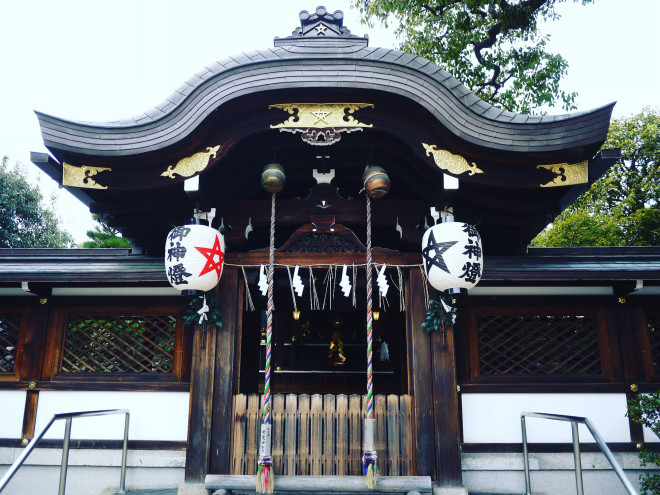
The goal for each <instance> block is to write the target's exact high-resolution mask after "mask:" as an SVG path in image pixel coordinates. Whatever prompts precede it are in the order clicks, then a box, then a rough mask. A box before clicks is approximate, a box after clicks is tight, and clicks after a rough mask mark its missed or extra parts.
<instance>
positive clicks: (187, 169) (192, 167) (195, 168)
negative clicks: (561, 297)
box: [160, 145, 220, 179]
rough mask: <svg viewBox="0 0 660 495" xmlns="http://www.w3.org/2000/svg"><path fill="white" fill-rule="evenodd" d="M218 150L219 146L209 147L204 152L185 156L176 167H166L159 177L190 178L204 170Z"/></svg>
mask: <svg viewBox="0 0 660 495" xmlns="http://www.w3.org/2000/svg"><path fill="white" fill-rule="evenodd" d="M219 150H220V145H218V146H209V147H207V148H206V151H200V152H199V153H195V154H194V155H191V156H187V157H185V158H182V159H181V160H179V161H178V162H177V163H176V165H170V166H169V167H167V170H165V172H163V173H162V174H160V175H162V176H164V177H169V178H170V179H175V178H176V177H174V175H175V174H176V175H180V176H181V177H191V176H193V175H195V174H196V173H197V172H201V171H202V170H204V169H205V168H206V167H207V166H208V164H209V162H210V161H211V159H212V158H215V157H216V156H217V154H218V151H219Z"/></svg>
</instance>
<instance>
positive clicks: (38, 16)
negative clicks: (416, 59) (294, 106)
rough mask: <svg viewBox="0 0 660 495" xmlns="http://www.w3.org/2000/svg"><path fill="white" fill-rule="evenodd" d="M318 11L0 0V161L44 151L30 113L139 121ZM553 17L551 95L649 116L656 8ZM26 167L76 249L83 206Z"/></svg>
mask: <svg viewBox="0 0 660 495" xmlns="http://www.w3.org/2000/svg"><path fill="white" fill-rule="evenodd" d="M322 3H323V2H320V0H317V1H316V2H314V3H310V0H305V1H300V0H281V1H279V2H275V1H269V0H242V1H240V2H228V1H226V0H215V1H211V0H207V1H204V0H194V1H193V0H189V1H184V0H140V1H136V0H113V1H111V2H110V1H89V0H58V1H53V0H0V155H9V157H10V161H11V162H13V161H20V162H23V163H29V155H30V151H46V149H45V147H44V146H43V143H42V141H41V135H40V132H39V126H38V123H37V118H36V116H35V115H34V113H33V110H39V111H42V112H45V113H49V114H52V115H56V116H58V117H63V118H67V119H72V120H88V121H105V120H112V119H118V118H123V117H130V116H133V115H136V114H140V113H142V112H143V111H144V110H147V109H149V108H151V107H153V106H155V105H156V104H158V103H160V102H162V101H163V100H164V99H165V98H166V97H167V96H168V95H169V94H170V93H172V91H174V90H175V89H176V88H177V87H179V86H180V85H181V84H182V83H183V81H185V80H186V79H188V78H189V77H190V76H192V75H193V74H194V73H195V72H197V71H198V70H199V69H201V68H203V67H204V66H205V65H208V64H209V63H210V62H212V61H214V60H219V59H222V58H224V57H226V56H228V55H231V54H235V53H240V52H243V51H251V50H254V49H257V48H263V47H269V46H272V40H273V37H275V36H280V37H283V36H288V35H289V34H290V33H291V31H292V30H293V29H294V28H295V27H296V26H297V25H298V24H299V21H298V12H300V11H301V10H308V11H310V12H312V11H313V10H314V9H315V8H316V6H317V5H318V4H322ZM325 6H326V7H327V8H328V10H329V11H335V10H342V11H343V12H344V15H345V18H344V25H345V26H347V27H348V28H349V29H350V30H351V31H352V33H353V34H357V35H363V34H365V33H368V34H369V38H370V42H369V43H370V46H383V47H386V48H388V47H392V46H393V45H394V44H395V39H394V37H393V35H392V34H391V33H390V32H388V31H387V30H384V29H382V28H380V27H377V28H368V27H367V26H363V25H360V23H359V21H358V14H357V11H356V10H354V9H351V8H350V6H349V0H333V1H332V2H325ZM559 12H560V13H561V14H562V18H561V19H560V20H558V21H554V22H552V23H549V24H547V25H544V26H543V30H544V32H548V33H551V34H552V42H551V46H550V50H552V51H554V52H558V53H561V54H562V55H563V56H564V57H565V58H566V59H567V60H568V62H569V74H568V76H567V77H566V78H565V80H564V82H563V88H564V89H566V90H569V91H577V92H578V93H579V97H578V101H577V105H578V110H587V109H590V108H594V107H598V106H601V105H604V104H606V103H609V102H611V101H615V100H616V101H618V103H617V106H616V107H615V110H614V116H615V117H620V116H627V115H631V114H633V113H637V112H639V111H640V110H641V109H642V108H643V107H644V106H647V105H648V106H653V107H660V91H658V81H659V80H660V77H659V76H660V68H659V66H658V60H659V58H658V55H657V29H658V27H657V23H658V19H660V1H659V0H626V1H621V0H595V5H588V6H582V5H581V3H580V2H578V3H573V2H571V1H569V2H567V3H563V4H560V6H559ZM654 54H655V55H654ZM556 113H563V112H562V111H560V110H557V112H556ZM29 168H30V173H31V176H32V178H33V179H32V180H35V181H36V180H39V183H40V186H41V188H42V191H43V192H44V193H45V196H48V195H50V194H51V192H52V191H55V193H56V195H57V198H58V199H57V210H58V214H59V216H60V218H61V219H62V227H63V228H65V229H66V230H68V231H69V232H71V233H72V234H73V235H74V237H75V238H76V240H77V242H82V241H84V240H85V231H86V230H87V229H89V228H91V225H92V221H91V216H90V215H89V212H88V211H87V209H86V207H85V206H84V205H82V203H80V202H79V201H78V200H76V199H75V198H73V196H71V195H70V194H68V193H67V192H66V191H65V190H63V189H59V190H58V189H57V185H56V184H55V183H54V182H53V181H52V180H51V179H50V178H49V177H47V176H46V175H45V174H43V173H41V172H40V171H38V169H37V168H36V167H35V166H33V165H30V166H29ZM39 176H41V177H39Z"/></svg>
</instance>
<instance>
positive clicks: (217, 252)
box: [165, 224, 225, 295]
mask: <svg viewBox="0 0 660 495" xmlns="http://www.w3.org/2000/svg"><path fill="white" fill-rule="evenodd" d="M224 259H225V238H224V237H223V235H222V234H221V233H220V232H218V231H217V230H215V229H214V228H212V227H209V226H207V225H199V224H192V225H182V226H180V227H175V228H174V229H172V230H171V231H170V233H169V234H168V235H167V239H166V241H165V273H166V274H167V280H168V281H169V282H170V284H171V285H172V286H173V287H174V288H175V289H178V290H180V291H181V293H182V294H183V295H195V294H197V293H198V292H199V291H202V292H205V291H207V290H210V289H212V288H213V287H215V286H216V285H217V284H218V280H220V275H222V267H223V262H224Z"/></svg>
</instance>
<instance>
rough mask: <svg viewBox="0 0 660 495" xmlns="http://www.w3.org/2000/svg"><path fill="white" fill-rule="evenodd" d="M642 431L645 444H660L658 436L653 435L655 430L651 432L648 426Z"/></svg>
mask: <svg viewBox="0 0 660 495" xmlns="http://www.w3.org/2000/svg"><path fill="white" fill-rule="evenodd" d="M642 430H644V442H646V443H657V442H660V438H658V435H656V434H655V433H653V430H651V428H647V427H646V426H643V427H642Z"/></svg>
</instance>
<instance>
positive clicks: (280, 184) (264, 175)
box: [261, 163, 286, 193]
mask: <svg viewBox="0 0 660 495" xmlns="http://www.w3.org/2000/svg"><path fill="white" fill-rule="evenodd" d="M285 181H286V176H285V174H284V168H283V167H282V165H280V164H279V163H271V164H269V165H266V166H265V167H264V169H263V171H262V172H261V187H263V188H264V189H265V190H266V191H268V192H271V193H278V192H280V191H281V190H282V189H284V183H285Z"/></svg>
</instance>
